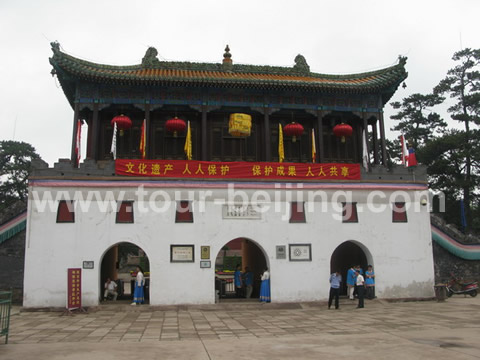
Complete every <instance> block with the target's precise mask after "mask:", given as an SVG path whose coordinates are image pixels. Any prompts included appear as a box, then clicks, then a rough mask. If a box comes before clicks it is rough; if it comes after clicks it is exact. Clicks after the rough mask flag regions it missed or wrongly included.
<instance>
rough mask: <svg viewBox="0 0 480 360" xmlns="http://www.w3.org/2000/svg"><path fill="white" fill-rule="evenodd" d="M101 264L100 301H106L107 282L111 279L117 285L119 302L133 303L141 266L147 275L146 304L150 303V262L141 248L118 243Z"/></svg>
mask: <svg viewBox="0 0 480 360" xmlns="http://www.w3.org/2000/svg"><path fill="white" fill-rule="evenodd" d="M100 264H101V265H100V274H99V275H100V276H99V288H100V292H99V299H100V301H103V300H104V299H103V296H104V289H105V281H106V280H107V278H110V279H111V280H114V281H115V282H116V283H117V292H118V297H117V301H122V300H123V301H125V302H131V300H132V296H133V289H134V280H135V275H136V267H137V266H140V268H141V269H142V270H143V272H144V275H145V302H147V303H148V301H149V299H150V296H149V295H150V262H149V259H148V257H147V255H146V253H145V252H144V251H143V250H142V249H141V248H140V247H138V246H137V245H135V244H132V243H129V242H121V243H117V244H115V245H113V246H111V247H110V248H108V249H107V250H106V251H105V253H104V254H103V256H102V258H101V262H100ZM104 303H105V302H104ZM107 303H108V300H107Z"/></svg>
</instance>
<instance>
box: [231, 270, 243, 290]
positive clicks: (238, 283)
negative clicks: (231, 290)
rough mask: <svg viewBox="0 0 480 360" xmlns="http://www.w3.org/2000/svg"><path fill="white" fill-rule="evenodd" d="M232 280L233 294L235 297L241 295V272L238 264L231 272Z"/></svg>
mask: <svg viewBox="0 0 480 360" xmlns="http://www.w3.org/2000/svg"><path fill="white" fill-rule="evenodd" d="M233 282H234V285H235V295H237V297H241V296H242V272H241V271H240V265H237V267H236V268H235V273H234V274H233Z"/></svg>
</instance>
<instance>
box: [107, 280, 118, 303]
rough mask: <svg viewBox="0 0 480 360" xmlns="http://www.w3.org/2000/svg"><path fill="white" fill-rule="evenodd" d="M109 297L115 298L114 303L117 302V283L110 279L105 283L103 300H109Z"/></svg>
mask: <svg viewBox="0 0 480 360" xmlns="http://www.w3.org/2000/svg"><path fill="white" fill-rule="evenodd" d="M108 295H112V296H113V301H116V300H117V296H118V293H117V283H116V282H115V281H112V280H110V278H107V281H106V282H105V292H104V293H103V300H107V296H108Z"/></svg>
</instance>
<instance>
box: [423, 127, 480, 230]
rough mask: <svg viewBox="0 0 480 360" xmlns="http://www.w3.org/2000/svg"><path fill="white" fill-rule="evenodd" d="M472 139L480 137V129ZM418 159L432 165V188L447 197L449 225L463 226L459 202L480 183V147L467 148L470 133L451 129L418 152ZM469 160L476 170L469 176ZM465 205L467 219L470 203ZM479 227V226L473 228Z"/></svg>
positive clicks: (429, 171) (475, 143) (474, 144)
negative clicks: (460, 224)
mask: <svg viewBox="0 0 480 360" xmlns="http://www.w3.org/2000/svg"><path fill="white" fill-rule="evenodd" d="M470 136H473V137H477V138H478V137H479V136H480V132H479V131H478V130H475V131H471V133H470ZM417 156H418V158H419V159H421V160H422V162H423V163H424V164H426V165H427V166H428V169H427V172H428V175H429V185H430V188H431V189H433V190H440V191H442V192H443V193H444V194H445V196H446V207H447V209H446V213H445V220H446V221H447V222H449V223H454V224H457V225H458V224H459V223H460V212H459V207H458V206H459V205H458V199H459V198H461V197H462V195H464V192H465V189H469V190H470V191H471V193H472V194H473V195H474V192H473V189H476V188H478V185H479V184H480V176H479V175H480V174H479V172H478V169H479V165H480V144H478V142H472V144H471V146H470V147H467V134H466V132H465V131H462V130H449V131H447V132H445V134H444V135H443V136H440V137H438V138H435V139H433V140H431V141H429V142H428V143H426V144H425V146H423V147H421V148H420V149H419V150H418V151H417ZM467 157H469V159H470V164H471V165H473V166H472V168H474V169H476V171H474V172H472V173H471V174H470V177H469V178H467V177H466V171H467ZM464 203H465V216H466V217H467V212H466V211H467V204H466V201H464ZM472 225H473V223H472V217H470V219H469V218H468V217H467V229H472ZM473 227H475V226H473Z"/></svg>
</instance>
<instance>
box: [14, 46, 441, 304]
mask: <svg viewBox="0 0 480 360" xmlns="http://www.w3.org/2000/svg"><path fill="white" fill-rule="evenodd" d="M52 50H53V56H52V57H51V58H50V63H51V65H52V67H53V70H52V74H54V75H55V76H56V77H57V78H58V80H59V82H60V84H61V87H62V89H63V91H64V93H65V96H66V98H67V100H68V102H69V103H70V105H71V107H72V109H73V116H72V117H73V122H72V124H73V133H72V147H71V158H70V159H61V160H59V162H58V163H56V164H55V165H54V166H53V168H49V167H48V166H47V165H45V164H44V165H42V164H37V165H36V168H35V169H34V171H33V174H32V176H31V178H30V183H29V184H30V194H29V205H28V215H27V223H28V228H27V239H26V255H25V283H24V306H26V307H47V306H54V307H60V306H65V300H66V297H67V280H66V279H67V270H68V269H81V273H82V281H81V293H82V304H83V305H84V306H94V305H97V304H99V302H100V300H101V298H102V287H103V282H104V281H105V278H106V277H113V278H115V277H116V276H117V268H118V264H117V263H118V244H120V243H129V244H133V245H136V246H138V247H139V248H141V249H142V250H143V252H144V253H145V254H146V256H147V257H148V260H149V266H150V274H149V280H150V282H149V302H150V304H152V305H158V304H208V303H214V302H215V299H216V297H215V277H216V273H215V259H216V257H217V255H218V254H221V252H222V251H223V250H224V249H225V246H226V244H228V243H229V242H230V241H232V240H236V242H237V243H240V244H241V246H240V247H239V253H240V254H241V265H242V269H243V268H244V267H245V266H248V267H249V268H250V269H252V270H253V272H254V275H255V279H256V280H255V281H257V282H258V278H259V275H260V273H261V272H262V271H263V269H264V268H265V267H268V268H269V269H270V273H271V295H272V302H293V301H315V300H322V299H326V298H327V297H328V291H329V283H328V278H329V274H330V273H331V272H333V271H334V270H336V269H338V270H340V271H341V272H342V273H343V275H344V276H345V274H346V271H347V269H348V268H349V267H350V266H352V265H357V264H358V265H361V266H362V267H363V268H366V266H367V265H368V264H371V265H373V267H374V269H375V272H376V295H377V296H378V297H380V298H408V297H416V298H419V297H430V296H432V295H433V282H434V269H433V260H432V240H431V227H430V214H429V210H428V206H426V204H427V198H428V197H427V192H428V187H427V183H426V173H425V169H424V168H423V167H421V166H418V167H416V168H415V169H411V168H408V169H407V168H405V167H403V166H397V167H395V166H394V167H393V168H387V166H386V165H387V151H386V143H385V124H384V118H383V108H384V106H385V104H386V103H387V102H388V101H389V99H390V98H391V97H392V95H393V94H394V92H395V91H396V90H397V88H398V86H399V85H400V84H401V83H402V82H403V80H404V79H405V78H406V77H407V72H406V70H405V65H406V58H402V57H400V58H399V61H398V64H396V65H394V66H391V67H388V68H385V69H381V70H377V71H373V72H368V73H361V74H352V75H324V74H318V73H313V72H311V71H310V68H309V66H308V63H307V61H306V60H305V58H304V57H303V56H301V55H298V56H297V57H296V58H295V61H294V65H293V66H292V67H275V66H256V65H239V64H235V63H234V61H233V59H232V55H231V54H230V50H229V48H228V46H227V48H226V49H225V53H224V55H223V60H222V62H221V63H215V64H213V63H189V62H166V61H160V60H159V59H158V58H157V51H156V50H155V49H154V48H149V49H148V50H147V52H146V54H145V56H144V57H143V59H142V63H141V64H140V65H134V66H110V65H103V64H96V63H92V62H88V61H85V60H81V59H78V58H75V57H73V56H71V55H68V54H67V53H65V52H64V51H62V50H61V49H60V45H59V44H58V43H52ZM82 122H83V123H86V124H87V125H88V132H86V133H84V134H82V136H84V137H86V139H87V150H86V154H85V155H86V156H85V159H84V161H83V162H79V161H78V150H77V147H78V146H77V144H78V140H77V138H78V135H79V129H78V128H79V126H80V125H81V124H82ZM115 128H116V130H115ZM114 131H116V133H115V134H114ZM112 143H113V146H112ZM112 150H114V151H113V152H112ZM282 153H283V154H282ZM367 155H368V157H367Z"/></svg>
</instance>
